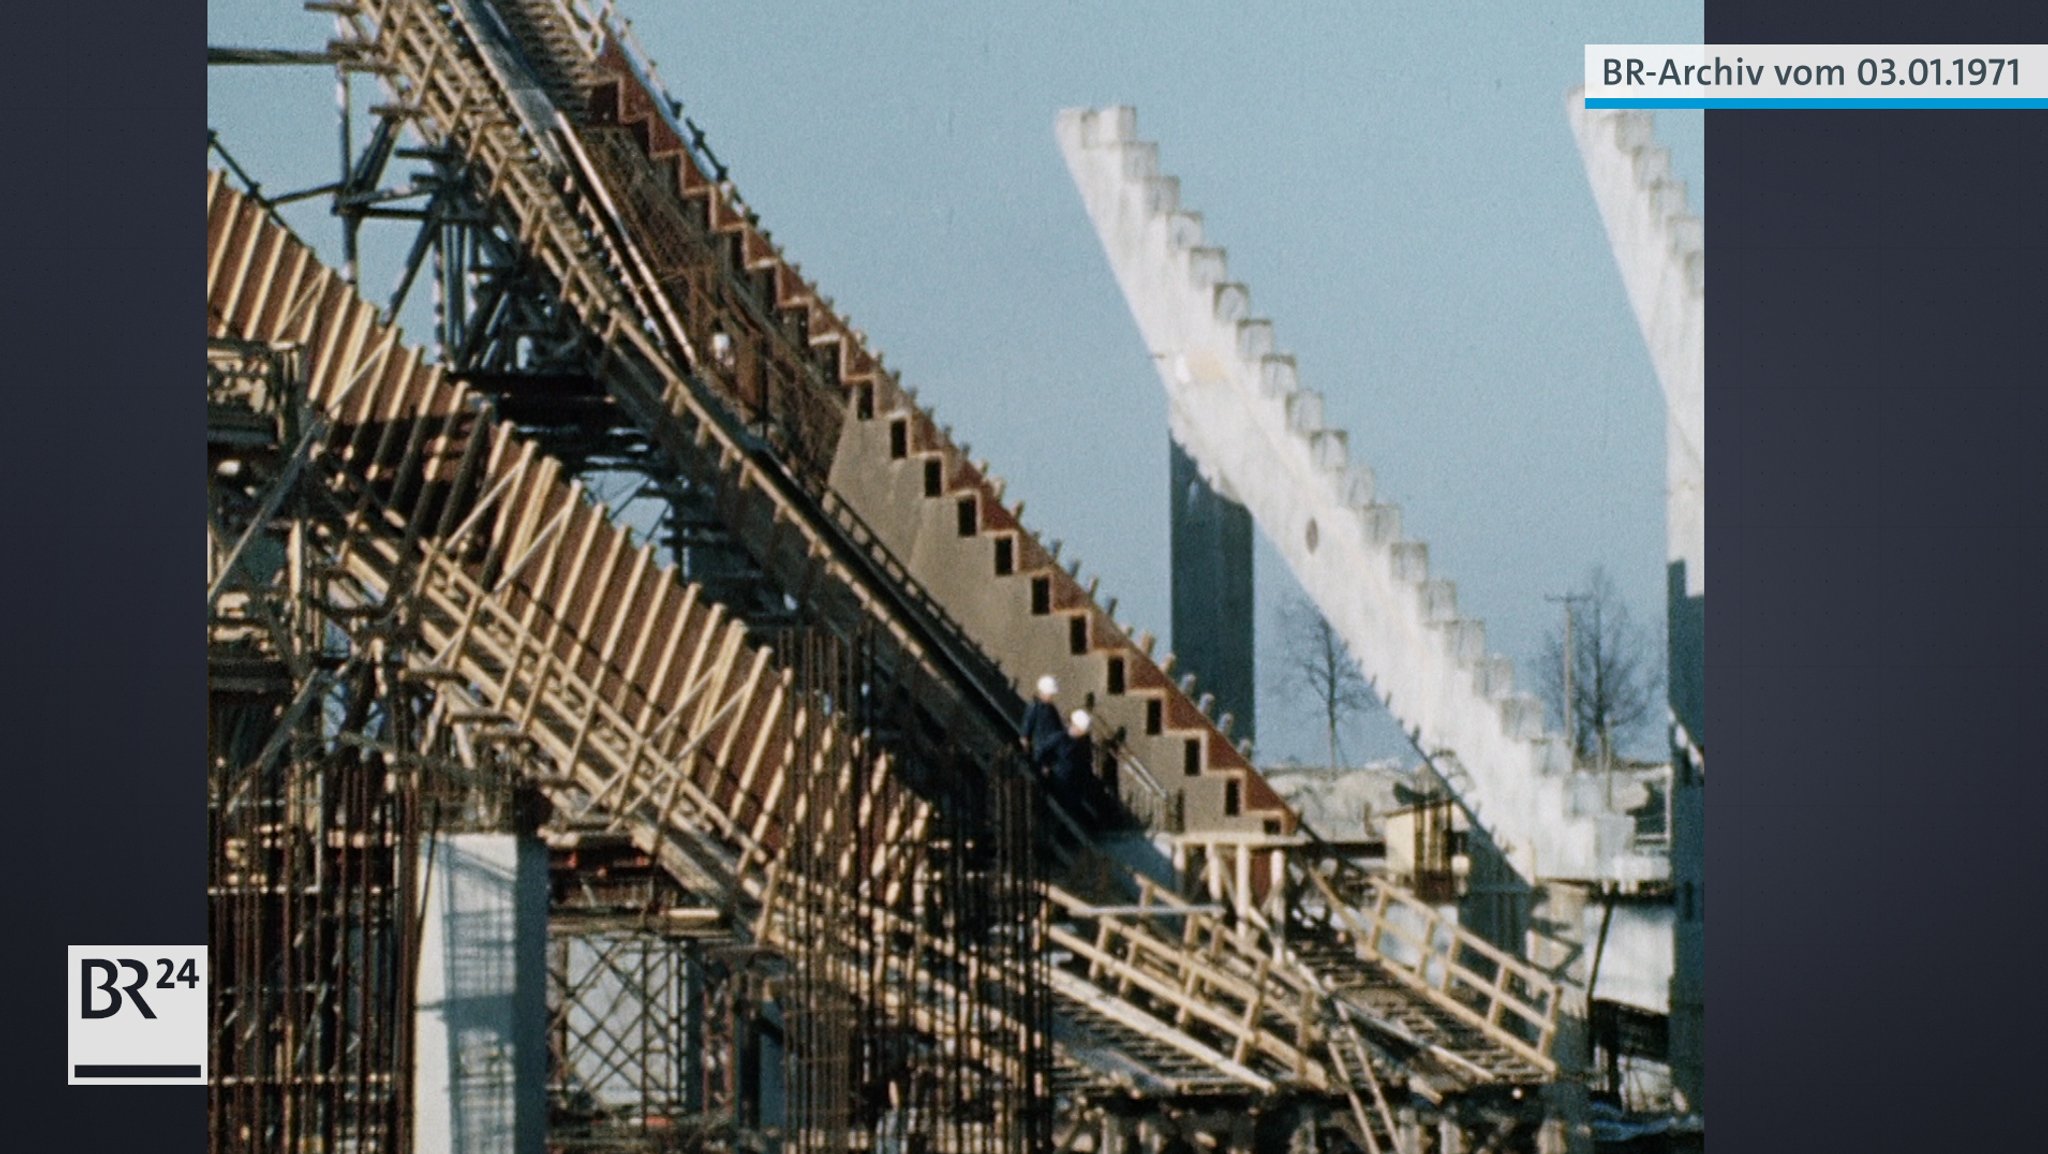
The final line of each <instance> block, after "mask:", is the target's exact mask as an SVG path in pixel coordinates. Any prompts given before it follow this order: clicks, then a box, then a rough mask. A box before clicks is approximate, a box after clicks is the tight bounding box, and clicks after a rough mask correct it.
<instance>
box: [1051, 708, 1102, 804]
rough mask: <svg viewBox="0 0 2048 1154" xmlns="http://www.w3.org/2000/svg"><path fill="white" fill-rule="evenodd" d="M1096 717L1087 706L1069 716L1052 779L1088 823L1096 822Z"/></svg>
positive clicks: (1064, 798) (1062, 800) (1064, 800)
mask: <svg viewBox="0 0 2048 1154" xmlns="http://www.w3.org/2000/svg"><path fill="white" fill-rule="evenodd" d="M1093 724H1094V719H1093V718H1091V717H1089V716H1088V711H1087V710H1085V709H1076V710H1075V711H1074V712H1073V713H1071V714H1069V715H1068V717H1067V731H1066V732H1065V733H1062V734H1061V735H1060V741H1059V749H1058V753H1057V755H1056V756H1055V758H1054V761H1053V769H1052V779H1053V784H1054V788H1055V789H1056V790H1057V792H1058V794H1059V798H1060V801H1061V802H1062V803H1064V804H1065V805H1066V807H1067V809H1068V810H1069V811H1071V812H1072V813H1073V815H1074V816H1075V817H1076V818H1077V819H1079V820H1080V821H1081V822H1082V824H1084V825H1092V824H1094V821H1095V808H1096V806H1095V784H1096V782H1095V738H1094V737H1093V735H1092V733H1091V729H1090V727H1091V726H1092V725H1093Z"/></svg>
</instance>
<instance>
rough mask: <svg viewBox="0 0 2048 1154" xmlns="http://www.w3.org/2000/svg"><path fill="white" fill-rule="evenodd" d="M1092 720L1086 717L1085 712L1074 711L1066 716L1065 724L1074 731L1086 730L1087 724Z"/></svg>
mask: <svg viewBox="0 0 2048 1154" xmlns="http://www.w3.org/2000/svg"><path fill="white" fill-rule="evenodd" d="M1092 720H1093V719H1092V718H1090V717H1089V716H1088V711H1087V710H1085V709H1076V710H1075V711H1074V712H1073V713H1072V714H1071V715H1069V716H1068V718H1067V724H1069V725H1071V726H1073V727H1074V728H1075V729H1086V728H1088V724H1089V722H1090V721H1092Z"/></svg>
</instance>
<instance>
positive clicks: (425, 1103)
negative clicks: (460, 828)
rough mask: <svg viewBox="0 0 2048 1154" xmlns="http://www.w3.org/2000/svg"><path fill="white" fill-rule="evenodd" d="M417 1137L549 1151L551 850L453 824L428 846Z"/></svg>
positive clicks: (460, 1148)
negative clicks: (456, 828) (546, 1142)
mask: <svg viewBox="0 0 2048 1154" xmlns="http://www.w3.org/2000/svg"><path fill="white" fill-rule="evenodd" d="M422 858H423V859H424V860H423V862H422V866H423V868H422V870H421V879H422V881H421V885H422V887H423V889H424V890H425V891H426V892H425V894H424V898H425V912H424V916H423V917H422V919H421V923H420V925H421V938H420V965H419V975H418V982H417V985H416V986H415V992H416V997H417V1008H416V1015H417V1017H416V1019H415V1030H416V1032H415V1042H414V1053H415V1060H414V1067H413V1074H414V1080H413V1090H414V1101H413V1125H414V1131H413V1133H414V1138H413V1143H414V1147H415V1148H416V1149H420V1150H446V1151H450V1152H451V1154H540V1151H541V1150H542V1148H543V1142H544V1139H545V1138H546V1127H547V1117H546V1107H547V1092H546V1086H545V1081H546V1078H547V952H546V951H547V922H548V862H547V851H546V849H545V848H544V847H542V846H541V844H540V843H539V842H538V841H535V840H534V839H532V838H524V837H518V836H515V835H513V834H499V833H458V834H444V835H442V836H440V837H439V838H437V839H435V841H434V842H432V843H431V845H430V846H429V847H428V848H426V849H425V850H423V851H422Z"/></svg>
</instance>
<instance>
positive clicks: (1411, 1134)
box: [1394, 1106, 1424, 1154]
mask: <svg viewBox="0 0 2048 1154" xmlns="http://www.w3.org/2000/svg"><path fill="white" fill-rule="evenodd" d="M1394 1142H1395V1144H1396V1145H1398V1146H1400V1148H1401V1149H1402V1151H1403V1152H1404V1154H1420V1152H1421V1150H1422V1148H1423V1142H1424V1138H1423V1127H1422V1119H1421V1117H1419V1116H1418V1115H1417V1114H1416V1113H1415V1108H1414V1107H1413V1106H1403V1107H1401V1108H1399V1109H1398V1110H1395V1111H1394Z"/></svg>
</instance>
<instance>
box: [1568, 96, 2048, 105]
mask: <svg viewBox="0 0 2048 1154" xmlns="http://www.w3.org/2000/svg"><path fill="white" fill-rule="evenodd" d="M1586 107H1587V108H2048V98H2034V97H2010V98H2006V99H2000V98H1997V97H1989V98H1962V97H1958V98H1956V99H1952V100H1944V99H1940V98H1926V97H1918V98H1915V97H1882V96H1880V97H1869V98H1863V99H1858V98H1855V97H1824V96H1822V97H1813V98H1810V99H1797V98H1790V97H1778V96H1753V97H1707V98H1701V97H1693V98H1686V97H1678V98H1651V97H1643V98H1640V99H1638V98H1636V97H1591V96H1589V97H1587V98H1586Z"/></svg>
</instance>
